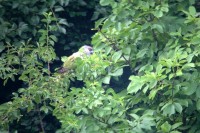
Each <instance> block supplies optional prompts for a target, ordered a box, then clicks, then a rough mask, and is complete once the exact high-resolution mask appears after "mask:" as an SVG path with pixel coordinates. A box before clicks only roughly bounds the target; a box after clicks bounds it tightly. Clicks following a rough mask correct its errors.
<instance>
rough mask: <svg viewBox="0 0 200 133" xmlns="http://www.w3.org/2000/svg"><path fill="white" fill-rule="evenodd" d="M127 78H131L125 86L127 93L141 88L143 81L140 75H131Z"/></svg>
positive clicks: (135, 91)
mask: <svg viewBox="0 0 200 133" xmlns="http://www.w3.org/2000/svg"><path fill="white" fill-rule="evenodd" d="M129 79H130V80H131V83H130V84H129V85H128V87H127V91H128V93H137V92H138V91H139V90H141V89H142V86H143V85H144V83H143V82H142V80H141V78H140V77H138V76H131V77H130V78H129Z"/></svg>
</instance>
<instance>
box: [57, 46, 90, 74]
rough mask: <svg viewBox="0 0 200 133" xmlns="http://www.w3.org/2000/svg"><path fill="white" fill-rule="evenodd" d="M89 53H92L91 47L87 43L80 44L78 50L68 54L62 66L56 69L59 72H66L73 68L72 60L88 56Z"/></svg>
mask: <svg viewBox="0 0 200 133" xmlns="http://www.w3.org/2000/svg"><path fill="white" fill-rule="evenodd" d="M91 54H93V48H92V47H91V46H88V45H84V46H82V47H81V48H80V49H79V50H78V52H76V53H73V54H72V55H71V56H69V57H68V58H67V59H66V60H65V61H64V64H63V66H62V67H61V68H60V69H59V70H58V72H59V73H65V72H68V71H69V70H71V69H74V67H75V66H74V61H75V60H76V59H77V58H81V59H83V58H85V57H87V56H90V55H91Z"/></svg>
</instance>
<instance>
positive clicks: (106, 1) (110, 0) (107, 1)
mask: <svg viewBox="0 0 200 133" xmlns="http://www.w3.org/2000/svg"><path fill="white" fill-rule="evenodd" d="M112 3H114V1H113V0H100V4H101V5H102V6H108V5H109V4H112Z"/></svg>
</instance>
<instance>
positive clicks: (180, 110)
mask: <svg viewBox="0 0 200 133" xmlns="http://www.w3.org/2000/svg"><path fill="white" fill-rule="evenodd" d="M174 105H175V109H176V111H177V112H179V113H180V114H181V113H182V110H183V108H182V106H181V104H180V103H174Z"/></svg>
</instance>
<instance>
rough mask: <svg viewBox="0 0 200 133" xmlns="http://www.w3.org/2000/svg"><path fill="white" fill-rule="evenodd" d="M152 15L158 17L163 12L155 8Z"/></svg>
mask: <svg viewBox="0 0 200 133" xmlns="http://www.w3.org/2000/svg"><path fill="white" fill-rule="evenodd" d="M153 15H154V16H155V17H157V18H160V17H162V16H163V12H162V11H160V10H156V11H155V12H153Z"/></svg>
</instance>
